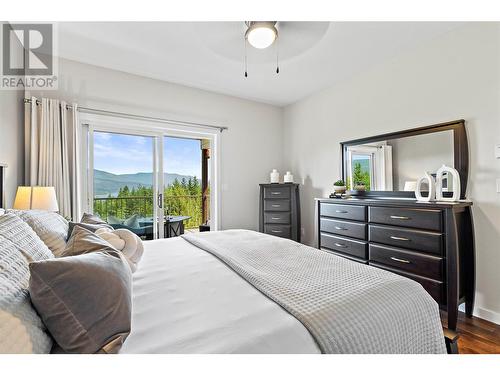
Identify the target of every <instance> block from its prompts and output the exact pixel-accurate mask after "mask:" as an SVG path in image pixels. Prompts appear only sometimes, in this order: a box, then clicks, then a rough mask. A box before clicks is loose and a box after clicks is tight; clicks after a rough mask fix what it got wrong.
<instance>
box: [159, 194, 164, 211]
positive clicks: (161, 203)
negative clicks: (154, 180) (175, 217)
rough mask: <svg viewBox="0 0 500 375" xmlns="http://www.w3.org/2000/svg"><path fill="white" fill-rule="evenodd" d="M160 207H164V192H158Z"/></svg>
mask: <svg viewBox="0 0 500 375" xmlns="http://www.w3.org/2000/svg"><path fill="white" fill-rule="evenodd" d="M158 208H163V194H162V193H160V194H158Z"/></svg>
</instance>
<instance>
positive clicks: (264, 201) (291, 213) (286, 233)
mask: <svg viewBox="0 0 500 375" xmlns="http://www.w3.org/2000/svg"><path fill="white" fill-rule="evenodd" d="M259 231H260V232H262V233H267V234H271V235H273V236H278V237H283V238H289V239H291V240H294V241H297V242H300V200H299V184H288V183H287V184H260V209H259Z"/></svg>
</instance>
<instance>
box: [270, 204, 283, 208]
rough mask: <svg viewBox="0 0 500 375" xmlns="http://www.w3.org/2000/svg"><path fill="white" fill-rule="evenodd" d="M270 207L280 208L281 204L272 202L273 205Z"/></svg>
mask: <svg viewBox="0 0 500 375" xmlns="http://www.w3.org/2000/svg"><path fill="white" fill-rule="evenodd" d="M271 207H274V208H280V207H281V204H273V205H271Z"/></svg>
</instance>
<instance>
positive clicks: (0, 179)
mask: <svg viewBox="0 0 500 375" xmlns="http://www.w3.org/2000/svg"><path fill="white" fill-rule="evenodd" d="M5 168H7V164H2V163H0V208H5Z"/></svg>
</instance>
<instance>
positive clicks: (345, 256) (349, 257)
mask: <svg viewBox="0 0 500 375" xmlns="http://www.w3.org/2000/svg"><path fill="white" fill-rule="evenodd" d="M321 250H323V251H326V252H328V253H331V254H334V255H338V256H340V257H342V258H345V259H349V260H353V261H355V262H358V263H363V264H368V260H366V259H361V258H358V257H353V256H351V255H349V254H346V253H341V252H339V251H334V250H330V249H327V248H325V247H322V248H321Z"/></svg>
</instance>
